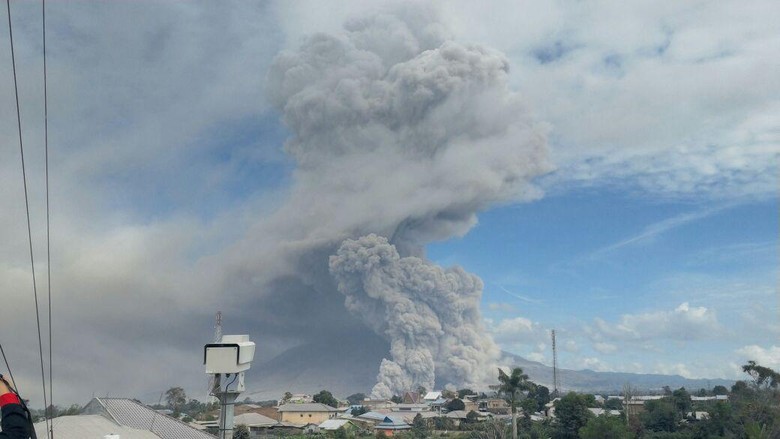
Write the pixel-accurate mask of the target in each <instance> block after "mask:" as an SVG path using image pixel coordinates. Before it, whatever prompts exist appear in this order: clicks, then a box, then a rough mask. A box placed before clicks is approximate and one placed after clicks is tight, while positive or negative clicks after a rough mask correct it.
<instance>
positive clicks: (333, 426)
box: [319, 419, 357, 431]
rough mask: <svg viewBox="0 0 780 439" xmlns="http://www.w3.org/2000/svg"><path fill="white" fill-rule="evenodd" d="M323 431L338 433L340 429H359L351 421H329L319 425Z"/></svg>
mask: <svg viewBox="0 0 780 439" xmlns="http://www.w3.org/2000/svg"><path fill="white" fill-rule="evenodd" d="M319 427H320V430H321V431H336V430H338V429H339V428H341V429H344V430H346V431H349V430H354V429H357V425H355V423H353V422H352V421H350V420H349V419H328V420H327V421H325V422H323V423H322V424H320V425H319Z"/></svg>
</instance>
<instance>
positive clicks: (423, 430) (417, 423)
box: [412, 413, 429, 439]
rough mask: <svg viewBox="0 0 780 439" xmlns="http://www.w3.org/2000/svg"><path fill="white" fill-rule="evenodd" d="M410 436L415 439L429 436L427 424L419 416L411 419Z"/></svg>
mask: <svg viewBox="0 0 780 439" xmlns="http://www.w3.org/2000/svg"><path fill="white" fill-rule="evenodd" d="M412 436H413V437H415V438H420V439H423V438H426V437H428V436H429V434H428V423H427V422H426V421H425V419H423V417H422V415H421V414H419V413H418V414H417V415H416V416H415V417H414V419H412Z"/></svg>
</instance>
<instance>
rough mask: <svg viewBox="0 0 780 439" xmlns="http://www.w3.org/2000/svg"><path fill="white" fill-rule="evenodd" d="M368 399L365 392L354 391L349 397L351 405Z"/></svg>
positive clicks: (348, 400)
mask: <svg viewBox="0 0 780 439" xmlns="http://www.w3.org/2000/svg"><path fill="white" fill-rule="evenodd" d="M365 399H366V394H365V393H353V394H351V395H349V396H348V397H347V402H349V404H350V405H358V404H360V403H361V402H363V401H364V400H365Z"/></svg>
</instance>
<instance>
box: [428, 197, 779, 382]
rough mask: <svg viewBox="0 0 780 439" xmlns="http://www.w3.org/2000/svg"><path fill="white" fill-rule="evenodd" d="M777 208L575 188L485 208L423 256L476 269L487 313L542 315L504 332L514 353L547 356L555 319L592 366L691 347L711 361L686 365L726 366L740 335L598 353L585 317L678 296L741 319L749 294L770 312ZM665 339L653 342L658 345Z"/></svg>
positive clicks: (673, 357)
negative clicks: (461, 233)
mask: <svg viewBox="0 0 780 439" xmlns="http://www.w3.org/2000/svg"><path fill="white" fill-rule="evenodd" d="M777 209H778V205H777V202H776V200H759V201H754V202H746V203H742V204H723V203H718V202H713V201H706V202H691V201H679V200H663V199H658V198H655V199H651V198H650V197H647V196H631V195H626V194H616V193H614V192H609V191H603V190H601V191H600V190H583V191H579V192H578V193H571V194H563V195H556V196H552V197H545V198H543V199H541V200H538V201H535V202H531V203H526V204H522V205H513V206H505V207H500V208H496V209H493V210H491V211H488V212H485V213H483V214H481V215H480V222H479V225H478V226H476V227H475V228H474V229H473V230H472V231H471V232H470V233H469V234H468V235H466V236H465V237H463V238H458V239H453V240H450V241H447V242H443V243H436V244H432V245H429V246H428V252H429V253H428V256H429V257H431V258H432V259H434V260H436V261H437V262H439V263H441V264H445V265H447V264H459V265H462V266H465V267H468V269H469V270H471V271H473V272H476V273H479V275H480V276H481V277H482V279H483V281H484V282H485V294H484V296H483V309H485V310H486V311H485V314H486V316H487V317H488V318H490V319H493V320H495V321H497V322H498V321H501V320H504V319H511V318H515V317H522V318H526V319H529V320H531V321H533V322H534V323H535V324H538V325H539V329H540V330H538V331H533V333H532V334H523V333H521V332H518V334H516V338H515V340H516V341H514V342H512V341H510V340H509V339H507V340H506V344H505V346H506V347H507V348H508V349H510V350H514V351H517V353H520V354H523V355H529V354H531V355H533V356H535V358H538V359H540V360H543V361H545V362H549V360H550V357H551V356H550V348H549V342H547V341H545V340H544V334H545V333H547V332H548V331H549V330H550V329H554V328H555V329H558V333H559V337H558V338H559V343H560V340H564V342H566V341H569V342H571V341H573V342H575V343H576V344H577V345H578V347H577V349H578V350H581V351H585V352H589V353H590V354H591V355H594V357H595V356H600V357H601V363H594V364H593V365H592V366H593V368H595V369H597V370H598V369H601V370H630V369H631V368H632V366H631V365H630V364H629V363H630V361H629V360H628V358H635V359H639V361H642V360H644V361H647V362H648V363H649V364H646V366H650V367H653V363H652V362H653V361H657V360H658V358H659V357H661V358H665V359H667V361H670V362H675V361H677V362H679V363H682V364H687V363H688V362H689V361H691V360H693V358H691V352H692V351H696V350H698V351H699V353H698V355H697V356H703V357H705V358H708V360H709V362H710V364H709V365H707V369H706V371H695V370H690V372H691V375H695V376H701V377H706V376H725V374H726V373H727V372H726V370H724V369H723V368H721V369H718V368H717V367H712V364H713V363H714V364H726V363H729V362H736V363H738V362H739V361H738V357H739V355H737V354H732V353H730V352H729V350H730V349H731V350H737V349H739V348H741V347H742V346H741V345H740V342H741V341H743V340H740V338H741V336H740V335H738V334H731V335H726V334H717V335H714V334H713V337H712V338H711V339H708V338H707V337H706V336H705V335H706V334H692V340H691V341H690V342H687V343H685V346H686V349H685V350H684V351H683V352H676V353H675V352H668V351H666V350H664V352H662V355H659V352H657V351H648V352H646V353H645V352H641V349H639V350H638V351H639V352H628V353H624V354H622V355H603V354H600V353H599V352H596V351H594V350H593V348H592V347H591V346H590V345H591V344H592V343H594V340H592V339H591V338H590V337H589V336H588V335H587V334H586V329H585V328H586V327H587V326H589V325H592V324H593V321H594V319H597V318H600V319H603V320H605V321H606V322H608V323H609V324H615V323H617V322H619V321H620V319H621V317H622V316H624V315H627V314H628V315H636V314H643V313H644V314H646V313H653V312H657V311H671V310H673V309H675V308H677V307H678V306H679V305H681V304H682V303H688V304H689V305H690V307H705V308H707V309H708V310H711V311H712V312H714V313H715V315H716V316H717V321H718V323H719V324H720V325H723V326H725V327H730V328H736V327H739V326H741V325H743V324H744V322H743V315H742V314H743V313H748V314H750V313H754V312H755V307H756V305H759V306H760V307H761V308H763V310H764V312H766V317H769V318H772V317H773V316H775V317H776V316H777V313H778V308H777V295H776V291H775V289H774V284H775V282H776V261H777V230H778V218H777ZM721 288H725V289H726V290H725V291H719V290H720V289H721ZM657 317H658V318H659V319H660V318H661V316H657ZM659 323H660V322H659ZM647 324H651V322H650V321H648V322H647ZM639 329H640V330H641V328H639ZM562 332H563V334H564V335H560V334H561V333H562ZM774 336H775V335H774V334H773V333H771V332H770V333H764V334H760V333H758V332H757V333H754V334H752V335H751V336H750V339H751V340H753V342H755V343H767V344H768V343H772V342H773V338H774ZM664 338H667V339H664ZM669 338H670V337H660V338H659V339H657V340H653V342H654V343H656V344H659V345H662V346H663V345H664V344H665V343H669V342H670V340H669ZM538 343H546V344H547V346H545V349H546V350H545V349H542V350H540V349H538ZM697 345H698V346H700V347H699V348H698V349H697V348H695V347H694V346H697ZM702 345H703V346H704V347H701V346H702ZM630 346H631V344H630V343H625V344H623V345H621V346H620V349H621V351H622V350H624V349H625V348H627V347H630ZM662 349H663V348H662ZM631 350H635V351H636V350H637V349H629V351H631ZM674 350H675V351H676V350H677V349H674ZM579 353H580V352H578V354H579ZM561 356H562V361H563V365H564V366H567V367H572V368H577V367H578V363H579V358H580V356H579V355H576V356H575V355H570V354H569V353H568V352H566V351H565V350H564V351H563V352H561ZM621 357H622V358H621ZM651 359H652V360H651ZM645 370H646V369H645ZM660 370H663V366H661V369H659V371H660ZM712 373H715V374H716V375H708V374H712Z"/></svg>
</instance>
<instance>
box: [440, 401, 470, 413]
mask: <svg viewBox="0 0 780 439" xmlns="http://www.w3.org/2000/svg"><path fill="white" fill-rule="evenodd" d="M444 408H446V409H447V410H448V411H450V412H454V411H455V410H465V409H466V404H465V403H464V402H463V400H461V399H457V398H455V399H453V400H452V401H449V402H447V404H446V405H445V406H444Z"/></svg>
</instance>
